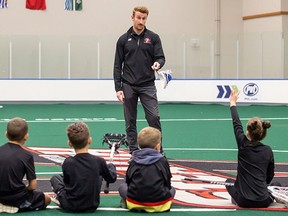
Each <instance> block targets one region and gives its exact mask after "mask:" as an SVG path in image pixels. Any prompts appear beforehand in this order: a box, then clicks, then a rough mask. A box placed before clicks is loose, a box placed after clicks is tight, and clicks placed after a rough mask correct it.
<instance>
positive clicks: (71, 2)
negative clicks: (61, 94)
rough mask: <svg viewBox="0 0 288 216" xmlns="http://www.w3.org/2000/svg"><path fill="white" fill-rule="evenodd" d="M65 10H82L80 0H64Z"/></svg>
mask: <svg viewBox="0 0 288 216" xmlns="http://www.w3.org/2000/svg"><path fill="white" fill-rule="evenodd" d="M64 9H65V10H70V11H72V10H75V11H81V10H82V0H65V3H64Z"/></svg>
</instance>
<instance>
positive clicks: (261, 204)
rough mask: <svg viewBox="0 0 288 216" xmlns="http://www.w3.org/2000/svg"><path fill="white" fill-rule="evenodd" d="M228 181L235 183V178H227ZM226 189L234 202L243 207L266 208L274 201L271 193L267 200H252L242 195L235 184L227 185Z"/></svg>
mask: <svg viewBox="0 0 288 216" xmlns="http://www.w3.org/2000/svg"><path fill="white" fill-rule="evenodd" d="M226 182H228V183H235V181H234V180H233V179H227V180H226ZM226 189H227V191H228V193H229V194H230V196H231V197H232V203H234V204H236V205H238V206H240V207H242V208H266V207H268V206H269V205H270V204H271V203H272V202H273V201H274V199H273V197H272V195H270V196H269V197H268V198H267V199H266V200H261V201H251V200H247V199H245V198H244V197H243V196H241V194H239V193H238V191H237V189H236V188H235V187H234V186H226Z"/></svg>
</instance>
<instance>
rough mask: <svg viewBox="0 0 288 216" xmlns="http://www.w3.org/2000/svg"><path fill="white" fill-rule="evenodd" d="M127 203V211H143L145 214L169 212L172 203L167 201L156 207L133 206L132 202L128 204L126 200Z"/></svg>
mask: <svg viewBox="0 0 288 216" xmlns="http://www.w3.org/2000/svg"><path fill="white" fill-rule="evenodd" d="M126 202H127V208H128V209H129V210H143V211H145V212H165V211H169V210H170V208H171V204H172V201H168V202H166V203H164V204H161V205H157V206H144V205H140V204H135V203H132V202H129V201H128V200H126Z"/></svg>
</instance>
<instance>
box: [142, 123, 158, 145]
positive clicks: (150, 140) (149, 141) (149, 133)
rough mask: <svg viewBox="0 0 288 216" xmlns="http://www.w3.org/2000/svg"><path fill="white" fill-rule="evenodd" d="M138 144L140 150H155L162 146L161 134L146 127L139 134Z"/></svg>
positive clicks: (154, 129)
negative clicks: (156, 147)
mask: <svg viewBox="0 0 288 216" xmlns="http://www.w3.org/2000/svg"><path fill="white" fill-rule="evenodd" d="M137 142H138V145H139V147H140V148H155V146H156V145H157V144H159V143H160V144H161V132H160V131H159V130H158V129H156V128H153V127H145V128H143V129H142V130H141V131H140V132H139V133H138V137H137Z"/></svg>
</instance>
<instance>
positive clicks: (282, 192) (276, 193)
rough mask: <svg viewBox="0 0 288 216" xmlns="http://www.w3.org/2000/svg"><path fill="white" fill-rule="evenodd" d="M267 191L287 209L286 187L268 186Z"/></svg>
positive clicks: (287, 193) (196, 179) (203, 180)
mask: <svg viewBox="0 0 288 216" xmlns="http://www.w3.org/2000/svg"><path fill="white" fill-rule="evenodd" d="M182 180H185V181H198V182H203V183H209V184H217V185H224V186H234V183H231V182H224V181H210V180H205V179H199V178H188V177H184V178H182ZM267 188H268V191H269V192H270V193H271V195H272V196H273V197H274V199H275V200H276V202H277V203H281V204H284V206H285V207H286V208H288V187H281V186H268V187H267Z"/></svg>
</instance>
